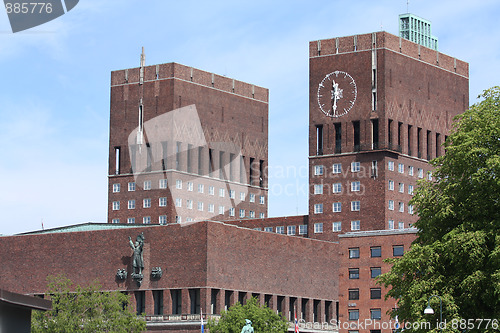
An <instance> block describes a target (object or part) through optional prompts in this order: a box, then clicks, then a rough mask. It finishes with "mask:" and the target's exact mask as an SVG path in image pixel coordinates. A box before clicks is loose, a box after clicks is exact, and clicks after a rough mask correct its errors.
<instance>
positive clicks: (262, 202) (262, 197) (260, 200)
mask: <svg viewBox="0 0 500 333" xmlns="http://www.w3.org/2000/svg"><path fill="white" fill-rule="evenodd" d="M259 203H260V204H261V205H263V204H265V203H266V197H265V196H263V195H261V196H260V198H259Z"/></svg>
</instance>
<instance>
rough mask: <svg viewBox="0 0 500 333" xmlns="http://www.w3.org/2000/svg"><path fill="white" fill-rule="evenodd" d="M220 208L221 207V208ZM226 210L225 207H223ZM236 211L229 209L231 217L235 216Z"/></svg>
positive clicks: (232, 208)
mask: <svg viewBox="0 0 500 333" xmlns="http://www.w3.org/2000/svg"><path fill="white" fill-rule="evenodd" d="M219 208H220V207H219ZM223 208H224V207H223ZM235 210H236V209H234V207H231V208H229V216H234V215H235V214H236V213H235Z"/></svg>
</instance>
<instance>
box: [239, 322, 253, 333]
mask: <svg viewBox="0 0 500 333" xmlns="http://www.w3.org/2000/svg"><path fill="white" fill-rule="evenodd" d="M241 333H253V327H252V322H251V321H250V320H249V319H245V326H243V329H242V330H241Z"/></svg>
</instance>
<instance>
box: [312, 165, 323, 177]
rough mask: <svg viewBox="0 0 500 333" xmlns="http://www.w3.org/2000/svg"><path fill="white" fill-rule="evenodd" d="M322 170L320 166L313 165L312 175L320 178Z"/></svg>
mask: <svg viewBox="0 0 500 333" xmlns="http://www.w3.org/2000/svg"><path fill="white" fill-rule="evenodd" d="M323 169H324V168H323V166H322V165H315V166H314V175H315V176H321V175H322V174H323V172H324V170H323Z"/></svg>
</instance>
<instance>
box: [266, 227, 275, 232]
mask: <svg viewBox="0 0 500 333" xmlns="http://www.w3.org/2000/svg"><path fill="white" fill-rule="evenodd" d="M264 231H265V232H273V227H264Z"/></svg>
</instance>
